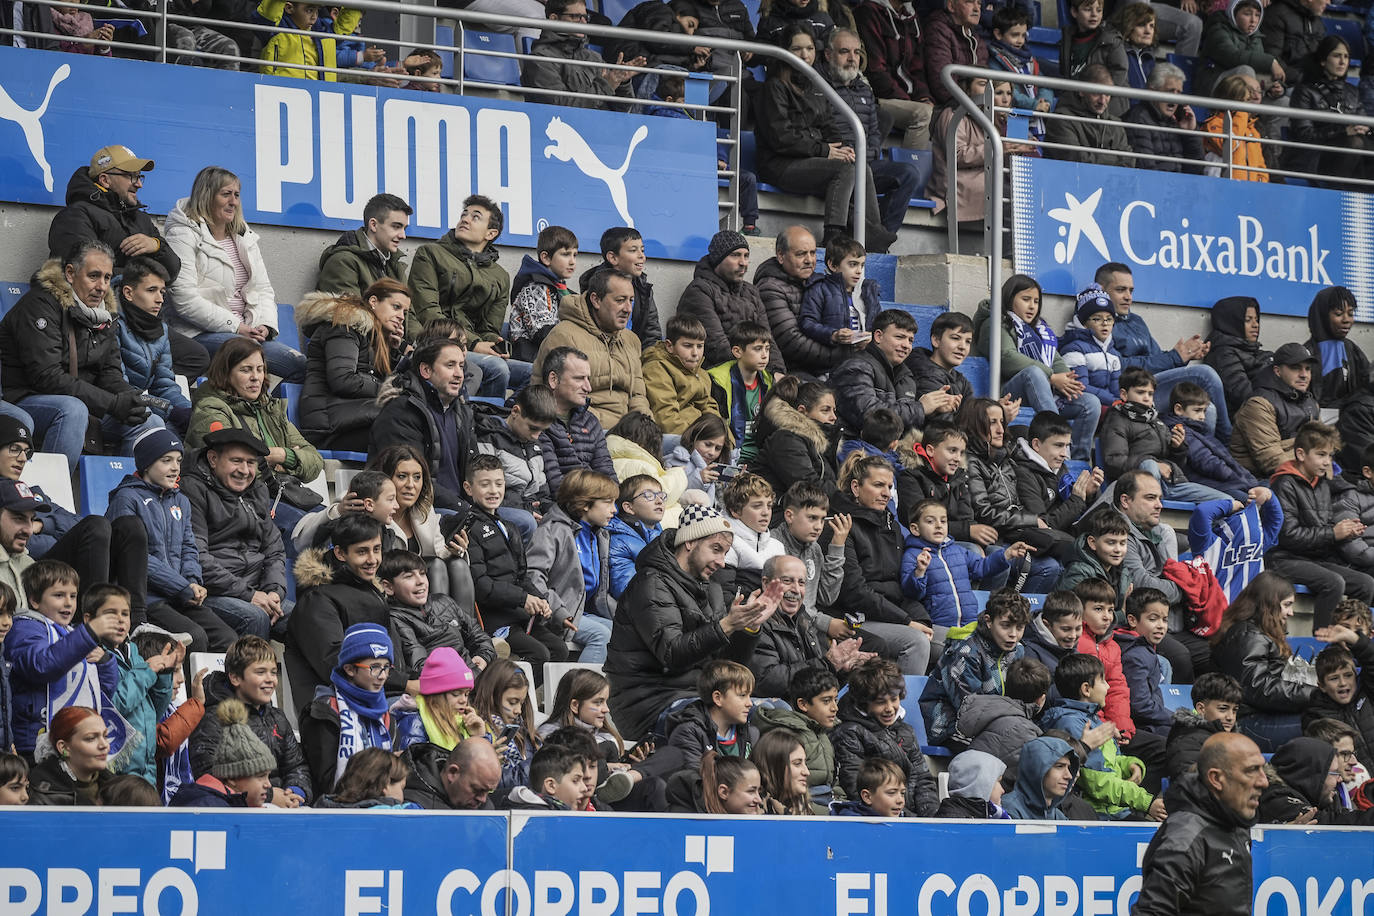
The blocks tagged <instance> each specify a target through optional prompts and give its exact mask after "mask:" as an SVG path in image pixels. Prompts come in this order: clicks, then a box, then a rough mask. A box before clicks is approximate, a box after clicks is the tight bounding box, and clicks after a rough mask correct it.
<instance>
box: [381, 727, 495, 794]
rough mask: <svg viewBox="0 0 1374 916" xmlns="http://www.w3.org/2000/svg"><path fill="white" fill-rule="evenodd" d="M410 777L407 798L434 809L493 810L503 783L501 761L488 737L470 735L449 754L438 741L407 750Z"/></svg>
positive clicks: (406, 791) (416, 745)
mask: <svg viewBox="0 0 1374 916" xmlns="http://www.w3.org/2000/svg"><path fill="white" fill-rule="evenodd" d="M405 754H406V757H407V758H408V760H407V762H408V763H409V764H410V778H409V779H408V780H407V781H406V788H405V799H406V801H408V802H414V803H415V804H417V805H419V806H420V807H421V808H425V809H427V810H430V811H490V810H492V803H491V793H493V792H495V791H496V787H497V786H498V785H499V784H500V782H501V761H500V760H499V759H497V757H496V751H494V750H492V748H491V744H489V743H488V742H487V741H486V739H484V738H469V739H467V740H466V741H460V742H458V746H457V747H455V748H454V749H453V750H452V751H449V752H448V753H447V754H445V752H444V749H443V748H441V747H439V746H438V745H437V744H415V745H411V746H410V747H409V748H407V749H406V752H405Z"/></svg>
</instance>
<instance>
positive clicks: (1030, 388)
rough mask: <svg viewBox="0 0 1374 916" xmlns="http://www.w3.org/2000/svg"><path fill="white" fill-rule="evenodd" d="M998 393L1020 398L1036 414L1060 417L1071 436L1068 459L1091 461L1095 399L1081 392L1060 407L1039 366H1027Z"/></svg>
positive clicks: (1097, 414)
mask: <svg viewBox="0 0 1374 916" xmlns="http://www.w3.org/2000/svg"><path fill="white" fill-rule="evenodd" d="M1002 393H1003V394H1009V395H1011V396H1012V397H1015V398H1020V399H1021V400H1022V401H1024V402H1025V404H1026V406H1027V407H1032V408H1034V409H1035V410H1036V412H1039V411H1042V410H1049V411H1053V412H1054V413H1057V414H1060V415H1062V416H1063V417H1064V419H1065V420H1068V421H1069V428H1070V429H1071V430H1072V433H1073V440H1072V442H1071V444H1070V447H1069V456H1070V457H1071V458H1073V460H1075V461H1092V460H1093V436H1094V435H1095V434H1096V433H1097V421H1098V420H1099V419H1100V418H1101V416H1102V403H1101V402H1100V401H1098V399H1097V397H1096V396H1095V395H1092V394H1089V393H1088V392H1087V391H1084V392H1083V393H1082V394H1080V395H1079V396H1078V397H1076V398H1074V399H1073V400H1071V401H1070V400H1067V399H1064V401H1063V405H1062V406H1061V405H1060V402H1059V400H1057V399H1056V397H1055V393H1054V389H1053V388H1051V387H1050V377H1049V375H1047V374H1046V372H1045V370H1044V369H1043V368H1041V367H1040V366H1029V367H1027V368H1025V369H1022V370H1021V371H1020V372H1018V373H1016V374H1015V375H1013V376H1012V377H1011V378H1010V379H1008V380H1007V381H1006V383H1004V384H1003V385H1002Z"/></svg>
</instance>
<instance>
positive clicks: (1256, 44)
mask: <svg viewBox="0 0 1374 916" xmlns="http://www.w3.org/2000/svg"><path fill="white" fill-rule="evenodd" d="M1201 57H1202V60H1203V62H1204V66H1203V67H1202V68H1201V70H1200V73H1199V78H1198V89H1199V91H1200V92H1202V93H1203V94H1205V95H1210V94H1211V93H1212V90H1213V89H1214V88H1215V87H1216V82H1217V77H1218V76H1220V75H1221V74H1222V73H1224V72H1226V71H1227V70H1230V69H1231V68H1232V67H1239V66H1241V65H1242V64H1244V65H1246V66H1249V67H1253V68H1254V69H1255V72H1256V73H1257V74H1259V76H1260V78H1261V79H1263V78H1265V77H1267V76H1269V73H1270V70H1271V68H1272V67H1273V66H1274V55H1272V54H1270V53H1268V52H1267V51H1265V50H1264V39H1263V38H1262V37H1261V36H1260V33H1259V30H1258V29H1256V30H1255V34H1253V35H1246V34H1244V33H1242V32H1241V30H1240V29H1238V28H1236V25H1235V23H1234V22H1233V21H1232V20H1231V14H1230V13H1229V12H1227V11H1226V10H1220V11H1218V12H1215V13H1213V14H1212V15H1211V16H1208V17H1207V24H1206V26H1204V27H1203V30H1202V54H1201Z"/></svg>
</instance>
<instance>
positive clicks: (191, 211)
mask: <svg viewBox="0 0 1374 916" xmlns="http://www.w3.org/2000/svg"><path fill="white" fill-rule="evenodd" d="M230 182H235V183H237V184H238V186H239V190H240V192H242V190H243V182H242V181H239V176H237V175H235V174H234V173H233V172H231V171H229V170H228V169H225V168H220V167H219V166H217V165H207V166H206V167H205V168H203V169H201V170H200V171H199V172H198V173H197V174H196V180H195V181H193V182H191V196H190V197H189V198H188V199H187V201H186V215H187V216H189V217H190V218H191V219H193V220H195V221H196V222H200V223H205V224H206V225H207V226H208V225H209V224H210V217H209V213H210V210H211V208H212V207H213V206H214V204H215V195H216V194H218V193H219V192H220V191H222V190H223V189H224V186H225V185H227V184H229V183H230ZM247 231H248V224H247V223H245V222H244V221H243V206H242V205H240V206H239V208H238V210H237V211H236V212H235V213H234V219H233V221H232V222H230V224H229V234H230V235H243V234H244V233H245V232H247Z"/></svg>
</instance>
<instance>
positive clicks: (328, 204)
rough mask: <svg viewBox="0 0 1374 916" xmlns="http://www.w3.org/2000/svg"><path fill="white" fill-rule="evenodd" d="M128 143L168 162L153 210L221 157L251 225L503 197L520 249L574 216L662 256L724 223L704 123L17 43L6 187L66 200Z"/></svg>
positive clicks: (3, 85)
mask: <svg viewBox="0 0 1374 916" xmlns="http://www.w3.org/2000/svg"><path fill="white" fill-rule="evenodd" d="M113 143H119V144H123V145H125V146H128V147H130V148H131V149H133V150H134V152H135V153H137V154H138V155H139V156H142V157H145V158H148V159H152V160H154V161H155V163H156V168H155V170H154V171H153V173H152V174H150V175H149V176H148V180H147V183H146V185H145V186H144V191H143V194H142V195H141V197H142V199H143V202H144V203H146V204H147V205H148V207H149V209H150V210H151V211H152V212H153V213H166V212H168V211H169V210H170V209H171V208H172V207H173V206H175V204H176V202H177V200H178V199H180V198H183V197H186V196H187V195H188V194H189V193H190V190H191V181H192V179H194V178H195V175H196V173H197V172H198V171H199V170H200V169H201V168H202V167H204V166H207V165H219V166H223V167H224V168H227V169H229V170H230V171H232V172H234V173H235V174H237V175H238V176H239V178H240V179H241V180H242V182H243V210H244V218H245V219H246V220H247V221H248V222H249V223H270V224H275V225H281V226H298V227H308V228H319V229H350V228H356V227H357V226H358V225H359V224H360V223H361V218H362V210H363V205H364V204H365V203H366V202H367V200H368V198H370V197H371V196H373V195H374V194H377V193H379V192H383V191H385V192H389V193H392V194H396V195H398V196H400V197H402V198H404V199H406V200H407V201H409V202H410V204H411V205H412V206H413V207H414V208H415V215H414V216H413V217H412V218H411V227H412V234H414V235H417V236H421V237H426V238H437V237H438V236H439V235H441V234H442V233H443V232H444V231H445V230H446V229H449V228H452V227H453V225H454V224H455V223H456V222H457V219H458V213H459V211H460V210H461V205H462V201H463V198H465V197H466V196H468V195H469V194H473V193H480V194H485V195H487V196H488V197H491V198H492V199H493V200H496V201H497V202H499V203H501V204H502V205H503V207H504V210H505V229H504V231H503V233H502V235H501V237H500V239H499V241H501V242H503V243H506V244H512V245H521V246H531V247H532V246H533V245H534V241H535V237H536V236H537V235H538V234H539V231H540V230H541V229H543V228H545V227H546V226H549V225H561V226H566V227H568V228H570V229H572V230H573V231H574V232H575V233H576V234H577V235H578V237H579V239H581V240H582V246H583V248H593V247H594V246H595V244H596V240H597V239H598V238H600V236H601V233H602V231H603V230H605V229H607V228H609V227H611V226H618V225H630V226H634V227H635V228H637V229H639V230H640V232H641V233H642V234H643V235H644V238H645V242H646V245H645V247H646V249H648V251H649V253H650V255H652V256H655V257H665V256H666V257H676V258H696V257H698V256H700V254H701V253H702V252H704V251H705V249H706V243H707V241H708V240H709V238H710V236H711V234H712V233H713V232H715V230H716V227H717V220H718V212H717V205H716V143H715V129H714V127H713V126H711V125H708V124H705V123H702V122H699V121H692V120H687V119H680V118H661V117H650V116H644V115H638V114H627V113H622V112H609V111H593V110H587V109H580V108H560V107H557V106H552V105H536V104H524V103H519V102H511V101H504V100H498V99H485V98H474V97H467V96H457V95H443V94H439V93H431V92H417V91H412V90H402V89H383V88H379V87H375V86H369V85H363V84H354V83H334V82H320V81H317V80H305V79H288V78H281V77H267V76H256V75H253V74H249V73H231V72H225V71H220V70H210V69H204V68H200V67H174V68H173V67H168V66H166V65H162V64H155V63H147V62H142V61H126V60H105V59H101V58H96V57H91V56H87V55H80V54H64V53H61V52H57V51H36V50H23V49H16V48H9V47H0V199H4V200H12V201H18V202H22V203H32V204H51V205H58V206H60V205H62V204H63V203H64V202H65V194H66V187H67V181H68V179H69V178H70V177H71V175H72V173H73V172H74V171H75V170H76V169H77V168H78V167H80V166H84V165H86V164H88V163H89V162H90V159H91V156H92V155H93V154H94V153H95V151H96V150H97V149H99V148H100V147H102V146H105V145H107V144H113Z"/></svg>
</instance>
